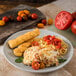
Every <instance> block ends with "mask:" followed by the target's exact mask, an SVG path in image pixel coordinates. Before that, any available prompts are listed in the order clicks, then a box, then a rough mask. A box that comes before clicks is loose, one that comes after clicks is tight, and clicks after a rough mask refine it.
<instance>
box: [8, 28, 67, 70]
mask: <svg viewBox="0 0 76 76" xmlns="http://www.w3.org/2000/svg"><path fill="white" fill-rule="evenodd" d="M39 34H40V31H39V29H35V30H33V31H30V32H27V33H25V34H24V35H21V36H19V37H17V38H16V39H13V40H10V41H8V44H9V46H10V48H14V47H16V48H14V49H13V54H14V55H15V56H17V57H19V58H18V59H16V60H15V62H16V63H21V62H23V64H25V65H28V66H31V67H32V68H33V69H34V70H38V69H43V68H46V67H52V66H58V65H59V64H60V63H62V62H64V61H66V59H64V55H65V54H66V53H67V51H68V45H67V44H66V43H65V42H64V41H63V40H62V39H61V38H59V37H56V36H54V35H53V36H52V35H46V36H43V37H40V38H38V37H37V36H38V35H39ZM17 41H18V42H17ZM11 45H12V46H11Z"/></svg>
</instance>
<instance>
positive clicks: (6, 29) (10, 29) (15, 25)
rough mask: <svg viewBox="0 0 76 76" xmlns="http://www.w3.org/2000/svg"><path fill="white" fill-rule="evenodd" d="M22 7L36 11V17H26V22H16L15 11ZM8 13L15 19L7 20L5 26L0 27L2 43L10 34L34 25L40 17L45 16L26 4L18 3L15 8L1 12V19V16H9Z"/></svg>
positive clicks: (32, 11)
mask: <svg viewBox="0 0 76 76" xmlns="http://www.w3.org/2000/svg"><path fill="white" fill-rule="evenodd" d="M24 9H28V10H29V11H30V12H31V13H37V14H38V19H36V20H31V19H28V21H26V22H25V21H24V22H17V21H16V17H17V12H18V11H20V10H24ZM9 15H12V16H13V17H14V18H15V21H14V22H8V23H7V24H6V25H5V26H3V27H0V44H2V43H3V42H4V41H5V40H6V39H7V38H8V36H10V35H11V34H13V33H15V32H18V31H20V30H23V29H25V28H26V27H27V26H29V27H31V26H32V25H35V24H36V23H37V22H39V21H40V20H41V19H44V18H45V16H44V15H43V14H42V13H41V12H40V11H39V10H37V9H36V8H34V7H30V6H27V5H19V6H17V7H16V8H13V9H11V10H9V11H7V12H6V13H3V14H1V15H0V19H2V17H3V16H9Z"/></svg>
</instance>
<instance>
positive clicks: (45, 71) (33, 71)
mask: <svg viewBox="0 0 76 76" xmlns="http://www.w3.org/2000/svg"><path fill="white" fill-rule="evenodd" d="M31 30H33V29H27V30H22V31H18V32H16V33H14V34H12V35H11V36H13V35H16V34H17V33H20V32H23V31H31ZM40 30H43V31H44V30H45V31H49V32H52V33H55V34H56V35H60V36H62V37H64V36H63V35H61V34H59V33H56V32H53V31H50V30H47V29H40ZM11 36H9V37H8V38H7V40H6V41H5V42H4V45H3V54H4V57H5V59H6V60H7V61H8V62H9V63H10V64H11V65H12V66H14V67H16V68H18V69H20V70H23V71H27V72H32V73H47V72H52V71H56V70H58V69H60V68H62V67H64V66H65V65H66V64H68V63H69V62H70V60H71V59H72V56H73V53H74V49H73V45H72V43H71V42H70V41H69V39H67V38H66V37H64V38H65V39H67V40H68V41H69V44H70V47H71V56H70V57H69V58H68V60H67V61H65V62H64V63H62V65H59V66H57V67H56V68H55V69H53V70H50V69H49V70H44V71H42V70H41V71H37V70H27V69H22V68H20V67H18V66H16V65H15V64H13V63H12V62H11V61H10V60H9V59H8V58H7V57H6V55H5V53H4V47H5V46H6V42H7V41H8V40H9V38H11Z"/></svg>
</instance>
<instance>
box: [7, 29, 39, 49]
mask: <svg viewBox="0 0 76 76" xmlns="http://www.w3.org/2000/svg"><path fill="white" fill-rule="evenodd" d="M39 34H40V31H39V29H38V28H36V29H34V30H33V31H30V32H27V33H25V34H24V35H21V36H19V37H17V38H16V39H13V40H9V41H8V45H9V47H10V48H15V47H17V46H18V45H20V44H21V43H23V42H25V41H28V40H30V39H33V38H35V37H36V36H38V35H39Z"/></svg>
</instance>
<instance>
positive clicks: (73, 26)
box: [71, 20, 76, 34]
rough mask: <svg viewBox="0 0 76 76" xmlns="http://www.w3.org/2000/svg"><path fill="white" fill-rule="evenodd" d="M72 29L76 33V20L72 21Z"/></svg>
mask: <svg viewBox="0 0 76 76" xmlns="http://www.w3.org/2000/svg"><path fill="white" fill-rule="evenodd" d="M71 30H72V32H73V33H74V34H76V20H75V21H74V22H73V23H72V25H71Z"/></svg>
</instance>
